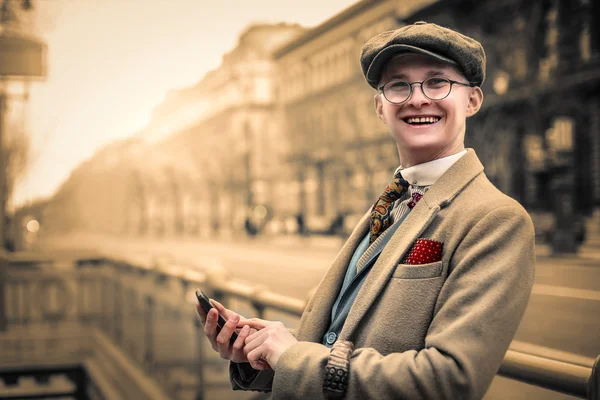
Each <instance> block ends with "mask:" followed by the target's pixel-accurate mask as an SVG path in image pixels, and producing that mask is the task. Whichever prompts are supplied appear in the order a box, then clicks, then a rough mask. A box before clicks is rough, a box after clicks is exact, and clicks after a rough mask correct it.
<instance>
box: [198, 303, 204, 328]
mask: <svg viewBox="0 0 600 400" xmlns="http://www.w3.org/2000/svg"><path fill="white" fill-rule="evenodd" d="M196 312H197V313H198V315H199V316H200V318H201V319H202V323H205V322H206V311H204V308H202V306H201V305H200V303H196Z"/></svg>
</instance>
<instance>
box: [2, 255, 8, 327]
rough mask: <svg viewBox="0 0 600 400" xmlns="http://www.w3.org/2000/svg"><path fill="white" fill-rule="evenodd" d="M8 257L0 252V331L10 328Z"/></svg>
mask: <svg viewBox="0 0 600 400" xmlns="http://www.w3.org/2000/svg"><path fill="white" fill-rule="evenodd" d="M7 275H8V259H7V258H6V257H5V255H4V254H3V253H0V332H5V331H6V330H7V329H8V321H7V318H8V315H7V314H8V310H7V309H6V307H7V305H6V292H7V291H6V286H7V285H8V282H7V281H8V279H7Z"/></svg>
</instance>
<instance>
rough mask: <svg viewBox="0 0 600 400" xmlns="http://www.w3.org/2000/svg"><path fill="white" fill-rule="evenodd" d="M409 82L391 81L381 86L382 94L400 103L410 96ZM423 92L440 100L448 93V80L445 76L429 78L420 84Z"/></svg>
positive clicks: (449, 85)
mask: <svg viewBox="0 0 600 400" xmlns="http://www.w3.org/2000/svg"><path fill="white" fill-rule="evenodd" d="M410 86H411V85H410V83H408V82H403V81H392V82H389V83H387V84H386V85H385V86H384V87H383V95H384V96H385V98H386V99H388V101H390V102H392V103H402V102H404V101H406V100H408V97H409V96H410ZM420 86H421V90H422V91H423V94H424V95H425V96H427V97H428V98H430V99H431V100H441V99H443V98H444V97H446V96H448V95H449V94H450V87H451V84H450V81H449V80H448V79H445V78H429V79H426V80H425V81H423V83H422V84H421V85H420Z"/></svg>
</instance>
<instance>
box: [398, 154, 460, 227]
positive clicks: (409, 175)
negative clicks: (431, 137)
mask: <svg viewBox="0 0 600 400" xmlns="http://www.w3.org/2000/svg"><path fill="white" fill-rule="evenodd" d="M465 154H467V150H463V151H461V152H458V153H456V154H452V155H451V156H447V157H444V158H438V159H437V160H433V161H429V162H426V163H423V164H417V165H413V166H412V167H408V168H402V166H399V167H398V168H396V171H394V175H395V174H396V172H398V170H400V171H402V177H403V178H404V179H405V180H407V181H408V183H409V184H410V185H409V186H408V190H407V191H406V193H405V194H404V195H403V196H402V197H400V198H399V199H398V200H396V201H395V202H394V204H393V206H392V211H391V216H390V219H391V221H390V222H391V223H394V221H397V220H398V218H400V217H401V216H402V215H404V214H405V213H406V212H408V211H409V210H410V208H409V207H408V204H409V203H410V202H411V201H412V200H413V194H418V195H421V196H423V195H424V194H425V192H427V190H428V189H429V186H431V185H433V184H434V183H435V181H437V180H438V179H439V177H440V176H442V175H443V174H444V172H446V171H447V170H448V169H449V168H450V167H451V166H452V165H454V163H455V162H457V161H458V160H459V159H460V158H461V157H462V156H464V155H465Z"/></svg>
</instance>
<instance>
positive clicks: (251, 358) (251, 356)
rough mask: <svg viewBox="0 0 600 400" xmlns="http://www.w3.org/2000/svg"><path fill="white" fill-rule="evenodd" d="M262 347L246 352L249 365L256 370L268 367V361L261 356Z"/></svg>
mask: <svg viewBox="0 0 600 400" xmlns="http://www.w3.org/2000/svg"><path fill="white" fill-rule="evenodd" d="M262 356H263V354H262V349H261V348H260V347H259V348H257V349H254V350H252V351H251V352H249V353H248V362H249V363H250V366H251V367H252V368H254V369H256V370H263V369H267V368H268V365H269V364H268V363H266V362H265V361H264V359H263V358H262Z"/></svg>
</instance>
